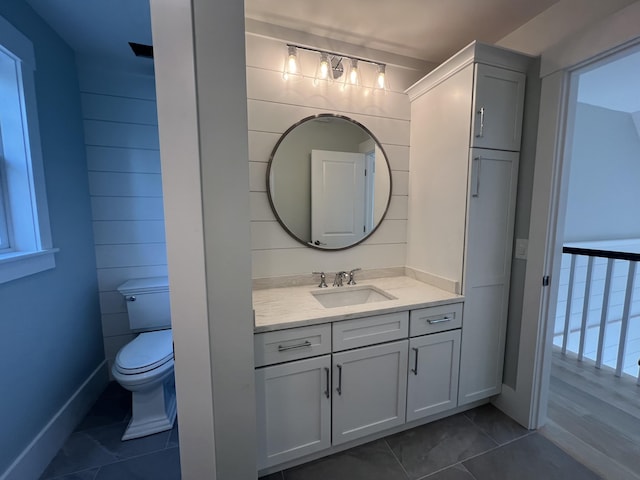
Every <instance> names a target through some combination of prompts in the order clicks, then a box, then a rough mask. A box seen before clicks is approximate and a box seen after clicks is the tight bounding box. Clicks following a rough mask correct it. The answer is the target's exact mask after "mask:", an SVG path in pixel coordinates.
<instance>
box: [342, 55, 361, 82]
mask: <svg viewBox="0 0 640 480" xmlns="http://www.w3.org/2000/svg"><path fill="white" fill-rule="evenodd" d="M345 82H347V83H348V84H349V85H350V86H353V87H358V86H360V83H361V82H360V69H359V68H358V59H357V58H352V59H351V62H350V63H349V76H348V77H347V79H345Z"/></svg>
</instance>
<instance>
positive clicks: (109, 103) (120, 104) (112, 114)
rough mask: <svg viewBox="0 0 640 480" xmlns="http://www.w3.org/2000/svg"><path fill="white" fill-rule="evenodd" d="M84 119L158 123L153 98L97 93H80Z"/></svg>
mask: <svg viewBox="0 0 640 480" xmlns="http://www.w3.org/2000/svg"><path fill="white" fill-rule="evenodd" d="M81 100H82V112H83V116H84V118H85V120H106V121H111V122H121V123H140V124H143V125H156V126H157V125H158V114H157V112H156V102H155V100H147V99H139V98H128V97H116V96H113V95H109V96H107V95H102V94H99V93H82V94H81Z"/></svg>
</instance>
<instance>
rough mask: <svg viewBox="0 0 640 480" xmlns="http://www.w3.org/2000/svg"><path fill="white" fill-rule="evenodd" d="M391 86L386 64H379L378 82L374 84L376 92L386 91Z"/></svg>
mask: <svg viewBox="0 0 640 480" xmlns="http://www.w3.org/2000/svg"><path fill="white" fill-rule="evenodd" d="M388 88H389V84H388V83H387V73H386V65H384V64H378V73H377V75H376V83H375V85H374V86H373V92H374V93H386V91H387V89H388Z"/></svg>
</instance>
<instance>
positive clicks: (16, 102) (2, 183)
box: [0, 17, 58, 284]
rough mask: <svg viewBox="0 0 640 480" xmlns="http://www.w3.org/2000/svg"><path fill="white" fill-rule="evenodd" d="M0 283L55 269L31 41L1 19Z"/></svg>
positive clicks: (55, 250) (54, 250)
mask: <svg viewBox="0 0 640 480" xmlns="http://www.w3.org/2000/svg"><path fill="white" fill-rule="evenodd" d="M0 57H1V58H0V95H2V97H3V105H2V110H0V142H2V143H1V148H0V222H2V225H1V226H0V228H4V231H5V235H4V236H3V238H8V243H9V244H8V245H2V248H0V284H1V283H5V282H9V281H11V280H16V279H18V278H22V277H25V276H27V275H33V274H35V273H38V272H42V271H44V270H49V269H51V268H54V267H55V256H54V254H55V252H57V251H58V249H55V248H53V245H52V239H51V228H50V226H49V210H48V207H47V194H46V189H45V179H44V168H43V162H42V151H41V147H40V129H39V123H38V110H37V105H36V95H35V81H34V72H35V69H36V63H35V54H34V50H33V44H32V43H31V41H30V40H29V39H28V38H27V37H25V36H24V35H23V34H22V33H20V32H19V31H18V30H17V29H16V28H14V27H13V25H11V24H10V23H9V22H7V21H6V20H5V19H4V18H2V17H0Z"/></svg>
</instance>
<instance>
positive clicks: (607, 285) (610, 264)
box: [596, 258, 614, 368]
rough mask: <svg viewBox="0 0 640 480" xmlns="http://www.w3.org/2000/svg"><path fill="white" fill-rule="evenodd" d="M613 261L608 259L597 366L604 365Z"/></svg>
mask: <svg viewBox="0 0 640 480" xmlns="http://www.w3.org/2000/svg"><path fill="white" fill-rule="evenodd" d="M613 262H614V260H613V258H609V259H607V273H606V277H605V279H604V291H603V292H602V311H601V313H600V332H598V354H597V357H596V368H600V367H602V353H603V350H604V337H605V333H606V330H607V317H608V315H609V294H610V293H611V277H612V275H611V274H612V273H613Z"/></svg>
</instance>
